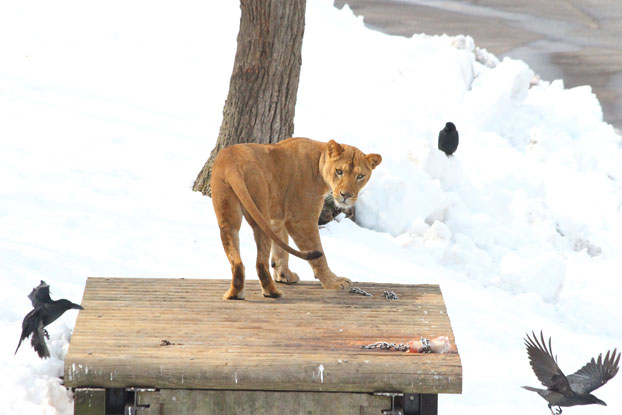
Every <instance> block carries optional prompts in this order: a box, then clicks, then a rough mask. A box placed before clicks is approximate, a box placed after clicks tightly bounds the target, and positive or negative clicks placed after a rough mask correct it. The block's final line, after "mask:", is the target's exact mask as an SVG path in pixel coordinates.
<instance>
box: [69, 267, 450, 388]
mask: <svg viewBox="0 0 622 415" xmlns="http://www.w3.org/2000/svg"><path fill="white" fill-rule="evenodd" d="M228 284H229V281H228V280H203V279H125V278H89V279H88V280H87V283H86V288H85V291H84V297H83V300H82V306H83V307H84V308H85V309H84V310H83V311H80V314H79V316H78V319H77V322H76V326H75V330H74V332H73V336H72V338H71V343H70V347H69V351H68V353H67V356H66V358H65V384H66V385H67V386H70V387H87V386H91V387H95V386H99V387H130V386H135V387H139V386H140V387H156V388H175V389H244V390H279V391H340V392H377V391H385V392H386V391H394V392H405V393H414V392H416V393H460V392H461V389H462V367H461V363H460V356H459V354H458V352H457V349H456V347H455V339H454V335H453V332H452V329H451V325H450V322H449V318H448V316H447V312H446V309H445V304H444V302H443V298H442V295H441V292H440V289H439V287H438V286H437V285H397V284H372V283H360V284H356V286H358V287H360V288H362V289H364V290H366V291H368V292H370V293H372V294H373V295H374V296H373V297H365V296H360V295H356V294H350V293H347V292H345V291H332V290H324V289H322V287H321V286H320V284H319V282H318V283H316V282H301V283H298V284H296V285H291V286H284V285H279V288H281V289H282V290H283V291H284V292H285V295H284V298H280V299H269V298H264V297H263V296H262V295H261V291H260V288H259V282H258V281H254V280H250V281H247V282H246V300H245V301H223V300H222V294H223V293H224V292H225V290H226V289H227V287H228ZM383 290H393V291H394V292H395V293H396V294H397V295H398V296H399V300H396V301H389V300H386V299H385V298H384V297H383V295H382V293H383ZM440 335H446V336H448V337H449V338H450V340H451V343H452V352H451V353H447V354H412V353H405V352H397V351H386V350H363V349H361V345H364V344H370V343H374V342H376V341H388V342H394V343H401V342H406V341H408V340H413V339H418V338H419V337H420V336H425V337H428V338H434V337H436V336H440Z"/></svg>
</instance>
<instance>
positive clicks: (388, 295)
mask: <svg viewBox="0 0 622 415" xmlns="http://www.w3.org/2000/svg"><path fill="white" fill-rule="evenodd" d="M383 295H384V298H386V299H387V300H398V299H399V297H398V296H397V294H395V292H393V291H387V290H385V291H384V294H383Z"/></svg>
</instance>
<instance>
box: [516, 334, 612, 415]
mask: <svg viewBox="0 0 622 415" xmlns="http://www.w3.org/2000/svg"><path fill="white" fill-rule="evenodd" d="M532 334H533V339H532V338H530V337H529V334H527V338H526V339H525V345H526V346H527V354H528V355H529V363H530V364H531V368H532V369H533V371H534V372H535V374H536V376H537V378H538V380H539V381H540V382H542V384H543V385H544V386H546V389H538V388H532V387H531V386H523V388H524V389H527V390H528V391H533V392H537V393H538V394H539V395H540V396H542V397H543V398H544V399H546V400H547V402H548V403H549V409H550V410H551V413H552V414H553V415H559V414H561V413H562V408H561V407H562V406H574V405H589V404H593V403H597V404H599V405H605V406H607V404H606V403H605V402H603V401H601V400H600V399H598V398H597V397H596V396H594V395H592V394H591V393H590V392H592V391H593V390H594V389H597V388H599V387H601V386H603V385H604V384H605V383H607V381H608V380H609V379H611V378H612V377H614V376H615V375H616V373H618V369H619V368H618V363H620V353H617V357H616V352H617V349H614V350H613V353H611V351H608V352H607V354H606V355H605V358H604V359H603V356H602V354H599V355H598V360H594V358H592V360H591V361H590V362H589V363H588V364H586V365H585V366H583V367H582V368H581V369H579V370H578V371H576V372H575V373H573V374H572V375H569V376H566V375H564V373H563V372H562V371H561V369H560V368H559V366H558V365H557V356H555V357H554V356H553V351H552V349H551V338H550V337H549V345H548V348H547V347H546V343H545V342H544V335H543V334H542V332H540V341H539V340H538V338H537V337H536V334H535V333H532ZM553 406H557V410H555V412H553V408H552V407H553Z"/></svg>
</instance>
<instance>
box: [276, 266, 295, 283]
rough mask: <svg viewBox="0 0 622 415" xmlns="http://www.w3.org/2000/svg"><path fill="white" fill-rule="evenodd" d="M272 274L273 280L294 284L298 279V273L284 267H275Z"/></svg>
mask: <svg viewBox="0 0 622 415" xmlns="http://www.w3.org/2000/svg"><path fill="white" fill-rule="evenodd" d="M272 275H274V280H275V281H276V282H282V283H284V284H295V283H297V282H298V281H300V278H299V277H298V274H296V273H295V272H292V271H290V270H289V269H288V268H285V267H277V268H275V269H274V272H273V273H272Z"/></svg>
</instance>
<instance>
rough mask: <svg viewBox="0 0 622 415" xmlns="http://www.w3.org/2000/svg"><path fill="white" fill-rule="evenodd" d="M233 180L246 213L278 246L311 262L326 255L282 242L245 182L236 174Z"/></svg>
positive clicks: (230, 181)
mask: <svg viewBox="0 0 622 415" xmlns="http://www.w3.org/2000/svg"><path fill="white" fill-rule="evenodd" d="M235 176H237V177H234V178H233V180H229V185H230V186H231V188H232V189H233V191H234V192H235V194H236V196H237V197H238V199H240V202H241V203H242V205H243V206H244V208H245V209H246V211H247V212H248V213H249V214H250V215H251V217H252V218H253V220H254V221H255V223H257V225H259V227H260V228H261V230H262V231H263V232H264V233H265V234H266V235H268V236H269V237H270V239H272V240H273V241H274V242H275V243H276V244H277V245H278V246H280V247H281V248H283V249H284V250H285V251H287V252H289V253H290V254H292V255H295V256H297V257H298V258H302V259H306V260H311V259H317V258H320V257H321V256H322V255H324V254H323V253H322V252H321V251H302V252H301V251H298V250H296V249H294V248H292V247H291V246H289V245H288V244H287V243H285V241H283V240H281V238H279V237H278V235H277V234H276V233H274V231H273V230H272V226H271V225H270V224H269V223H268V222H267V221H266V218H265V217H264V216H263V215H262V214H261V212H260V211H259V208H257V205H256V204H255V202H254V201H253V198H252V197H251V195H250V193H248V189H247V188H246V186H245V185H244V181H243V180H242V179H241V177H239V174H236V175H235Z"/></svg>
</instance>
